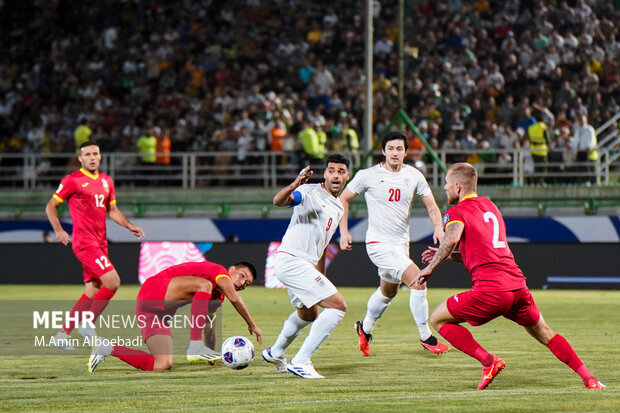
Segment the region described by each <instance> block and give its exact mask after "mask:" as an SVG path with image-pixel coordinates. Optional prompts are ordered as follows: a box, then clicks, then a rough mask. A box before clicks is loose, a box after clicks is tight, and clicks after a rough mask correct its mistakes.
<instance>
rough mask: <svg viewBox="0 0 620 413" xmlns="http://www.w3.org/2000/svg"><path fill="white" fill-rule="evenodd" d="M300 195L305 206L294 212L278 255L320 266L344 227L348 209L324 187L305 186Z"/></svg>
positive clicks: (299, 206) (295, 209) (297, 207)
mask: <svg viewBox="0 0 620 413" xmlns="http://www.w3.org/2000/svg"><path fill="white" fill-rule="evenodd" d="M296 191H297V192H299V193H300V194H301V202H300V203H299V204H298V205H296V206H295V207H294V208H293V216H292V217H291V221H290V222H289V225H288V228H287V229H286V233H285V234H284V238H282V244H281V245H280V248H279V249H278V251H283V252H286V253H289V254H291V255H294V256H297V257H302V258H304V259H306V260H308V261H310V262H311V263H312V264H314V265H316V264H317V263H318V261H319V259H320V258H321V256H322V255H323V252H324V251H325V248H326V247H327V244H329V241H330V240H331V239H332V236H333V235H334V232H336V229H337V228H338V225H339V224H340V220H341V219H342V215H343V214H344V207H343V206H342V203H341V202H340V199H339V198H335V197H334V196H333V195H332V194H331V193H330V192H329V191H327V190H326V189H325V188H324V187H323V184H306V185H301V186H300V187H298V188H297V189H296Z"/></svg>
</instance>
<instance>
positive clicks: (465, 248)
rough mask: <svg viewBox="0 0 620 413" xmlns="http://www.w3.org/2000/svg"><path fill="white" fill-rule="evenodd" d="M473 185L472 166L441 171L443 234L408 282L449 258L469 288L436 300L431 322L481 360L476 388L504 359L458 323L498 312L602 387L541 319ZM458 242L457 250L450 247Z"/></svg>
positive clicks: (497, 216)
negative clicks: (462, 269) (443, 180)
mask: <svg viewBox="0 0 620 413" xmlns="http://www.w3.org/2000/svg"><path fill="white" fill-rule="evenodd" d="M477 183H478V174H477V172H476V169H475V168H474V167H473V166H472V165H470V164H468V163H458V164H455V165H453V166H452V167H451V168H450V169H449V170H448V173H447V174H446V185H445V187H444V190H445V191H446V195H447V196H448V203H449V204H451V205H454V206H453V207H452V208H450V209H449V210H448V211H447V212H446V214H445V216H444V226H445V230H446V232H445V236H444V238H443V240H442V241H441V244H440V245H439V248H432V247H431V248H429V249H428V250H426V251H425V252H424V253H423V254H422V262H424V263H425V264H428V266H427V267H425V268H423V269H422V270H421V271H420V272H419V273H418V276H417V278H416V279H415V280H414V281H413V282H419V283H423V282H425V281H427V280H428V279H429V278H431V277H432V274H433V270H434V269H435V268H436V267H437V266H438V265H439V264H441V263H442V262H443V261H445V260H446V259H452V260H453V261H459V262H463V264H465V267H466V268H467V271H468V272H469V273H470V275H471V279H472V283H473V287H472V288H471V290H469V291H465V292H462V293H459V294H456V295H454V296H452V297H450V298H448V299H447V300H446V301H444V302H443V303H441V304H439V306H438V307H437V308H436V309H435V311H433V314H431V324H432V325H433V327H434V328H435V330H437V331H438V332H439V334H441V335H442V336H443V337H445V338H446V340H448V341H449V342H450V343H451V344H452V345H453V346H454V347H456V348H457V349H459V350H461V351H462V352H463V353H465V354H467V355H468V356H471V357H473V358H475V359H476V360H478V361H479V362H480V363H481V364H482V380H481V381H480V383H479V384H478V389H479V390H482V389H484V388H486V387H487V386H488V385H489V384H491V382H492V381H493V379H494V378H495V377H496V376H497V375H498V374H499V373H500V372H501V371H502V370H503V369H504V368H505V367H506V363H505V362H504V360H502V359H500V358H498V357H497V356H495V355H493V354H490V353H489V352H487V351H486V350H485V349H484V348H482V346H480V344H478V342H476V340H474V338H473V336H472V335H471V333H470V332H469V330H468V329H466V328H465V327H463V326H460V325H459V324H460V323H463V322H468V323H469V324H471V325H472V326H479V325H482V324H485V323H487V322H489V321H491V320H493V319H494V318H496V317H499V316H503V317H506V318H508V319H509V320H512V321H514V322H516V323H517V324H519V325H521V326H523V327H525V329H526V330H527V332H528V333H529V334H530V335H531V336H532V337H534V338H535V339H536V340H538V341H539V342H540V343H541V344H543V345H545V346H547V348H548V349H549V350H551V352H552V353H553V354H554V355H555V356H556V357H557V358H558V359H559V360H560V361H562V362H564V363H566V364H567V365H568V366H569V367H570V368H571V369H573V370H574V371H575V372H576V373H577V374H578V375H579V376H580V377H581V379H582V380H583V383H584V385H585V386H586V387H587V388H588V389H602V388H605V386H604V385H603V384H602V383H601V382H600V381H598V380H597V379H596V378H594V376H592V374H591V373H590V371H589V370H588V368H587V367H586V366H585V364H583V362H582V361H581V360H580V359H579V356H577V354H576V353H575V351H574V350H573V347H572V346H571V345H570V344H569V342H568V341H566V339H565V338H564V337H562V336H561V335H559V334H556V333H555V332H554V331H553V330H552V329H551V328H550V327H549V326H548V325H547V323H546V322H545V320H544V319H543V317H542V315H541V314H540V311H539V310H538V307H537V306H536V303H535V302H534V298H533V297H532V294H531V293H530V290H529V289H528V288H527V286H526V284H525V276H524V275H523V273H522V272H521V269H520V268H519V266H518V265H517V264H516V262H515V260H514V256H513V255H512V252H511V251H510V248H509V247H508V241H507V240H506V225H505V224H504V218H503V217H502V215H501V213H500V212H499V209H498V208H497V206H495V204H494V203H493V202H491V201H490V200H489V199H487V198H484V197H481V196H477V195H476V187H477ZM457 245H458V246H459V252H455V251H454V249H455V248H456V246H457Z"/></svg>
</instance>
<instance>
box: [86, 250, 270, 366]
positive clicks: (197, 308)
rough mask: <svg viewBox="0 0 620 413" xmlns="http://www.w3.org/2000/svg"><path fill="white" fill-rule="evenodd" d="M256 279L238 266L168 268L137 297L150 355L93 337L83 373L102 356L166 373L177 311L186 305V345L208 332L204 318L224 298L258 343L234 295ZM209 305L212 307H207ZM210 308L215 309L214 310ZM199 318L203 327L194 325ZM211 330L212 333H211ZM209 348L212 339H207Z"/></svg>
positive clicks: (254, 328)
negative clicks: (188, 319) (188, 306)
mask: <svg viewBox="0 0 620 413" xmlns="http://www.w3.org/2000/svg"><path fill="white" fill-rule="evenodd" d="M255 279H256V269H255V268H254V266H253V265H252V264H250V263H248V262H245V261H241V262H239V263H237V264H235V265H233V266H231V267H230V268H229V269H228V270H227V269H226V268H224V267H223V266H221V265H219V264H215V263H212V262H191V263H184V264H178V265H173V266H172V267H170V268H167V269H165V270H163V271H161V272H160V273H158V274H157V275H154V276H153V277H151V278H149V279H147V280H146V281H145V282H144V284H143V285H142V287H141V288H140V292H139V293H138V299H137V303H136V317H137V318H138V322H139V325H140V329H141V331H142V338H143V339H144V341H145V342H146V345H147V347H148V348H149V351H150V353H147V352H145V351H141V350H135V349H130V348H127V347H123V346H114V345H112V344H111V343H110V341H109V340H106V339H103V338H102V337H98V338H97V343H96V345H95V346H94V347H93V351H92V353H91V356H90V359H89V361H88V371H90V372H94V371H95V370H96V369H97V366H98V365H99V364H100V363H102V362H103V361H104V360H105V357H106V356H110V355H111V356H114V357H117V358H119V359H121V360H123V361H124V362H125V363H128V364H130V365H132V366H134V367H135V368H137V369H140V370H169V369H170V368H171V367H172V360H173V354H174V347H173V342H172V332H171V331H170V328H169V327H168V323H167V322H166V320H169V319H170V318H171V317H172V316H174V314H175V313H176V310H177V309H178V308H179V307H182V306H184V305H186V304H188V303H190V302H191V303H192V306H191V320H192V325H191V335H190V338H191V340H198V339H200V336H201V333H202V330H203V329H207V328H208V327H209V322H205V317H206V316H207V315H208V313H209V310H211V311H214V307H219V306H220V305H221V304H222V302H223V301H224V298H228V300H229V301H230V303H231V304H232V305H233V307H235V310H237V312H238V313H239V314H240V315H241V317H243V319H244V320H245V321H246V323H247V324H248V330H249V332H250V334H256V339H257V341H258V342H259V343H262V332H261V331H260V329H259V328H258V327H257V326H256V324H254V321H253V320H252V317H251V316H250V312H249V311H248V309H247V307H246V306H245V303H244V302H243V299H242V298H241V297H240V296H239V294H237V291H240V290H243V289H245V288H246V287H247V286H248V285H250V284H252V283H253V282H254V280H255ZM210 302H211V305H209V304H210ZM214 303H215V305H214ZM200 319H202V322H197V320H200ZM211 331H213V330H212V329H211ZM211 337H212V339H211V341H212V342H211V343H210V344H211V346H213V344H214V343H213V342H214V336H213V335H211Z"/></svg>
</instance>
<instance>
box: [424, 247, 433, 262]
mask: <svg viewBox="0 0 620 413" xmlns="http://www.w3.org/2000/svg"><path fill="white" fill-rule="evenodd" d="M436 253H437V248H435V247H428V249H427V250H426V251H424V252H423V253H422V264H428V263H429V262H431V260H432V259H433V257H434V256H435V254H436Z"/></svg>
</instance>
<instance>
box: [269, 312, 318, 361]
mask: <svg viewBox="0 0 620 413" xmlns="http://www.w3.org/2000/svg"><path fill="white" fill-rule="evenodd" d="M317 320H318V318H317ZM315 321H316V320H315ZM308 324H310V321H304V320H302V319H301V318H299V315H297V311H293V313H292V314H291V315H290V316H288V318H287V319H286V321H285V322H284V325H283V326H282V331H280V335H279V336H278V339H277V340H276V343H275V344H274V345H273V346H271V355H272V356H273V357H277V358H281V357H282V356H284V351H285V350H286V348H287V347H288V346H289V345H290V344H291V343H292V342H293V340H295V339H296V338H297V336H298V335H299V333H301V331H302V330H303V329H304V328H305V327H306V326H307V325H308Z"/></svg>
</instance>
